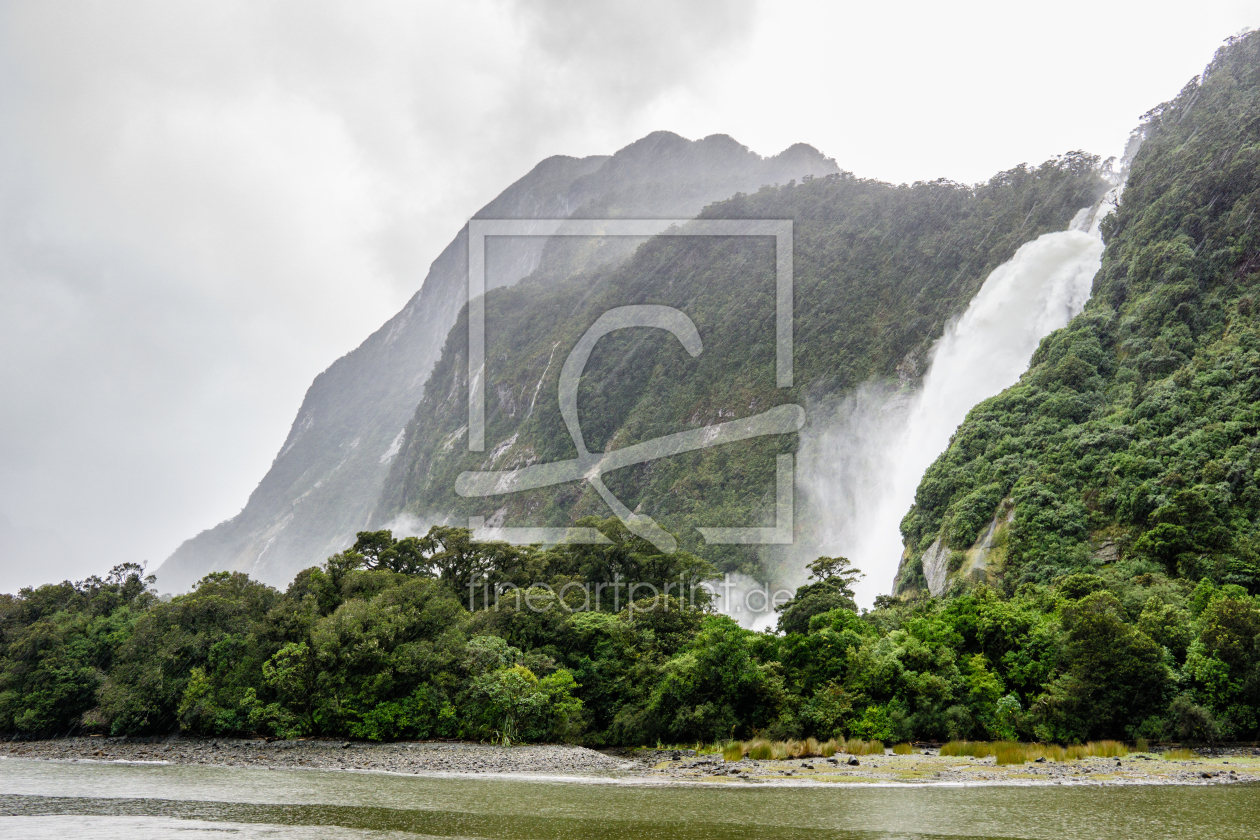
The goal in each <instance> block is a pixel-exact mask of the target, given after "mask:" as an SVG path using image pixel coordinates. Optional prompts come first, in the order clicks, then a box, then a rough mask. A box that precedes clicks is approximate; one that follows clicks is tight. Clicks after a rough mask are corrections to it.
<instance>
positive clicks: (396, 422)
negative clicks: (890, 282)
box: [158, 132, 836, 591]
mask: <svg viewBox="0 0 1260 840" xmlns="http://www.w3.org/2000/svg"><path fill="white" fill-rule="evenodd" d="M835 171H836V166H835V163H834V162H833V161H831V160H829V159H827V158H825V157H824V156H823V155H821V154H820V153H819V152H818V151H817V150H815V149H813V148H811V147H809V146H805V145H803V144H798V145H795V146H792V147H791V148H789V149H786V150H785V151H783V152H782V153H780V154H778V155H776V156H773V157H768V158H762V157H761V156H760V155H757V154H755V153H754V152H751V151H749V150H748V149H747V148H746V147H744V146H742V145H740V144H739V143H737V142H735V141H734V140H732V139H731V138H730V137H727V136H725V135H714V136H712V137H707V138H705V139H703V140H696V141H690V140H686V139H684V138H682V137H679V136H678V135H676V134H671V133H669V132H655V133H653V134H650V135H648V136H647V137H644V138H643V139H641V140H638V141H636V142H635V143H632V144H631V145H629V146H627V147H626V148H624V149H622V150H621V151H619V152H617V153H616V154H615V155H612V156H593V157H587V158H581V159H578V158H571V157H565V156H556V157H552V158H548V159H547V160H544V161H543V162H542V163H540V164H538V166H536V167H535V168H534V169H533V170H532V171H531V172H530V173H529V174H527V175H526V176H525V177H523V178H521V179H520V180H519V181H517V182H516V183H514V184H512V185H511V186H510V187H508V188H507V189H506V190H504V191H503V193H502V194H500V195H499V196H498V197H497V198H496V199H495V200H494V201H492V202H490V203H489V204H487V205H486V206H485V207H483V208H482V209H481V210H479V211H478V212H477V213H476V214H474V217H473V218H477V219H556V218H559V219H564V218H575V219H583V218H606V217H612V218H618V217H628V218H640V219H673V218H689V217H691V216H694V215H695V214H696V213H698V212H699V211H700V210H701V209H702V208H703V207H704V206H705V205H706V204H709V203H710V202H713V201H716V200H719V199H723V198H727V197H729V196H731V195H734V194H735V193H737V192H740V191H751V190H756V189H757V188H759V187H760V186H762V185H763V184H776V183H787V182H788V181H790V180H792V179H795V178H802V177H805V176H810V175H825V174H827V173H830V172H835ZM633 244H634V242H628V241H627V242H616V241H614V242H609V243H605V246H604V247H599V248H591V247H574V243H571V242H568V241H562V242H559V243H557V242H549V241H548V240H547V239H546V238H545V237H535V238H530V239H523V240H519V241H515V242H514V243H513V246H512V247H511V248H510V249H506V250H504V251H503V253H502V255H500V254H499V253H498V252H495V253H494V254H493V255H492V257H493V258H492V259H491V260H490V261H489V262H488V265H487V276H486V282H487V288H493V287H496V286H503V285H510V284H512V283H515V282H516V281H517V280H519V279H520V278H521V277H523V276H524V275H526V274H529V273H530V272H534V275H535V277H536V278H537V279H538V280H539V282H542V281H543V280H544V279H545V278H557V277H566V276H568V275H569V274H570V273H571V272H573V271H575V270H578V269H579V268H581V267H588V268H589V267H594V266H597V265H601V264H606V263H612V262H616V261H618V260H620V259H623V258H624V257H625V256H626V255H627V254H628V253H629V251H630V249H631V248H632V246H633ZM467 255H468V240H467V228H466V227H465V228H464V229H462V230H461V231H460V232H459V234H458V235H457V236H456V237H455V238H454V240H452V242H451V243H450V245H448V246H447V247H446V249H445V250H444V251H443V252H442V254H441V255H440V256H439V257H438V258H437V259H436V260H435V261H434V262H433V265H432V267H431V268H430V270H429V274H428V276H427V277H426V278H425V280H424V283H423V285H422V286H421V287H420V290H419V291H418V292H417V293H416V294H415V295H414V296H413V297H412V298H411V300H410V301H408V303H407V305H406V306H405V307H403V309H402V311H401V312H399V313H398V314H397V315H395V316H394V317H393V318H391V319H390V320H389V321H387V322H386V323H385V324H384V325H383V326H382V327H381V328H380V329H379V330H377V331H376V332H375V333H373V334H372V335H371V336H369V337H368V338H367V340H365V341H364V342H363V344H362V345H360V346H359V347H358V348H356V349H355V350H353V351H352V352H350V353H348V354H346V355H345V356H344V357H342V358H340V359H338V360H337V361H336V362H334V363H333V364H332V365H331V366H330V367H329V368H328V370H326V371H324V372H323V373H321V374H320V375H319V376H318V377H316V378H315V381H314V382H313V383H312V384H311V386H310V388H309V389H308V391H307V393H306V397H305V399H304V400H303V402H302V407H301V409H300V410H299V411H298V414H297V417H296V418H295V419H294V421H293V426H292V428H291V430H290V431H289V435H288V438H287V439H286V440H285V443H284V446H283V447H282V448H281V450H280V452H279V454H278V455H277V456H276V458H275V460H274V461H273V463H272V465H271V468H270V469H269V470H268V472H267V474H266V476H264V478H263V479H262V481H261V482H260V484H259V485H258V487H257V489H255V490H254V492H253V493H252V494H251V495H250V498H249V501H248V503H247V504H246V505H245V508H244V509H243V510H242V511H241V512H240V513H239V514H238V515H237V516H235V517H233V518H232V519H230V520H228V521H226V522H223V523H220V524H219V525H217V526H216V527H214V528H212V529H209V530H207V531H203V532H202V533H201V534H198V535H197V536H196V537H194V538H193V539H190V540H188V541H187V542H185V543H184V544H183V545H182V546H180V547H179V549H178V550H176V551H175V553H174V554H173V555H172V556H171V557H170V558H169V559H168V560H167V561H166V562H165V563H164V564H163V565H162V567H161V568H160V569H159V570H158V579H159V585H160V586H161V587H162V589H163V590H164V591H179V590H181V589H185V588H187V587H188V586H190V585H191V584H192V583H193V581H195V580H197V579H198V578H200V577H201V576H202V575H204V574H205V573H207V572H209V571H212V570H224V569H231V570H239V571H247V572H249V573H250V574H252V575H255V576H256V577H260V578H262V579H263V580H267V581H271V582H274V583H284V582H287V581H288V580H289V579H291V578H292V577H293V575H294V574H295V573H296V572H297V571H298V570H299V569H302V568H304V567H306V566H309V565H311V564H313V563H318V562H321V561H322V560H323V559H324V558H325V557H327V556H328V555H330V554H332V553H334V552H336V551H339V550H341V549H342V548H344V547H345V546H346V545H349V544H350V543H351V542H353V541H354V534H355V532H356V531H357V530H359V529H361V528H363V527H365V526H366V524H367V522H368V520H369V517H370V516H371V515H372V511H373V509H374V507H375V506H376V503H377V500H378V499H379V497H380V494H381V486H382V481H383V480H384V477H385V475H386V473H387V471H388V470H389V466H390V462H391V461H392V459H393V457H394V455H395V454H397V452H398V446H399V444H400V442H401V431H402V428H403V426H404V424H405V423H406V422H407V420H408V418H409V417H411V415H412V413H413V411H414V410H415V407H416V404H417V403H418V402H419V401H420V398H421V396H422V394H423V388H424V383H425V381H426V380H427V379H428V376H429V372H430V370H431V369H432V367H433V364H434V362H435V361H436V360H437V358H438V354H439V353H440V351H441V348H442V344H443V341H444V340H445V339H446V335H447V333H448V331H449V330H450V329H451V327H452V325H453V324H454V323H455V319H456V316H457V315H458V313H459V311H460V307H461V306H463V304H464V303H465V300H466V298H467V292H466V289H467Z"/></svg>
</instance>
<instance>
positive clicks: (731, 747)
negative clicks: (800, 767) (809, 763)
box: [713, 738, 884, 761]
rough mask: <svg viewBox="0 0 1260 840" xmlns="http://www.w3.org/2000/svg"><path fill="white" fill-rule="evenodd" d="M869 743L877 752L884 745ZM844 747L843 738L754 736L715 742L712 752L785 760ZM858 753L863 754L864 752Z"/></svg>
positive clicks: (731, 757)
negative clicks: (773, 739)
mask: <svg viewBox="0 0 1260 840" xmlns="http://www.w3.org/2000/svg"><path fill="white" fill-rule="evenodd" d="M848 743H851V744H858V745H863V748H865V742H863V741H850V742H848ZM870 743H871V744H874V745H876V746H878V748H879V752H883V749H884V745H883V744H881V743H879V741H871V742H870ZM844 749H845V741H844V739H840V740H836V739H835V738H832V739H831V740H830V741H826V742H824V743H819V742H818V739H817V738H806V739H805V740H804V741H796V740H792V741H768V740H766V739H765V738H755V739H753V740H752V741H731V742H729V743H727V744H724V745H721V746H718V745H716V744H715V745H714V747H713V752H721V753H722V757H723V758H725V759H726V760H727V761H739V760H740V759H741V758H744V757H745V756H747V757H748V758H751V759H753V760H754V761H785V760H787V759H791V758H815V757H822V758H831V757H832V756H833V755H835V754H836V753H838V752H841V751H842V750H844ZM858 754H859V755H865V754H866V753H858Z"/></svg>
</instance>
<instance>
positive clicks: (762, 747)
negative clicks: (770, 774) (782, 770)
mask: <svg viewBox="0 0 1260 840" xmlns="http://www.w3.org/2000/svg"><path fill="white" fill-rule="evenodd" d="M745 749H746V751H747V753H748V757H749V758H751V759H752V760H753V761H768V760H769V759H770V757H771V755H772V754H773V750H772V749H771V747H770V742H769V741H766V740H761V739H758V740H756V741H749V742H748V744H747V745H746V747H745Z"/></svg>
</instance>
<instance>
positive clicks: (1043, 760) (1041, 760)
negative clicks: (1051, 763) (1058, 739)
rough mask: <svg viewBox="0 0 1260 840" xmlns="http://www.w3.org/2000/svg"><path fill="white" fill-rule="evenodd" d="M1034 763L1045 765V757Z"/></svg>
mask: <svg viewBox="0 0 1260 840" xmlns="http://www.w3.org/2000/svg"><path fill="white" fill-rule="evenodd" d="M1036 763H1037V764H1045V763H1046V757H1045V756H1044V755H1043V756H1042V757H1041V758H1039V759H1037V761H1036Z"/></svg>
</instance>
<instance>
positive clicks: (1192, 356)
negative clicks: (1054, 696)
mask: <svg viewBox="0 0 1260 840" xmlns="http://www.w3.org/2000/svg"><path fill="white" fill-rule="evenodd" d="M1143 131H1144V133H1145V136H1146V139H1145V142H1144V143H1143V145H1142V147H1141V149H1140V150H1139V151H1138V153H1137V155H1136V157H1135V158H1134V160H1133V163H1132V167H1131V172H1130V176H1129V180H1128V185H1127V187H1126V189H1125V192H1124V195H1123V199H1122V201H1121V203H1120V206H1119V208H1118V209H1117V211H1116V212H1115V214H1114V215H1113V216H1112V217H1110V218H1109V219H1108V220H1106V221H1105V222H1104V224H1103V228H1102V230H1103V234H1104V236H1105V238H1106V242H1107V246H1106V251H1105V252H1104V254H1103V258H1102V267H1101V269H1100V271H1099V272H1098V274H1097V276H1096V278H1095V280H1094V287H1093V296H1092V298H1091V300H1090V302H1089V303H1088V305H1087V306H1086V308H1085V310H1084V312H1083V313H1082V314H1081V315H1080V316H1079V317H1078V318H1076V319H1075V320H1074V321H1073V322H1072V323H1071V324H1070V325H1069V326H1068V327H1067V328H1065V329H1062V330H1059V331H1058V332H1056V333H1054V334H1052V335H1051V336H1049V337H1048V338H1047V339H1046V340H1045V341H1044V342H1042V344H1041V346H1040V348H1039V349H1038V351H1037V353H1036V354H1035V355H1034V357H1033V360H1032V365H1031V367H1030V369H1029V370H1028V372H1027V373H1026V374H1025V375H1024V376H1023V378H1022V379H1021V380H1020V382H1019V384H1018V385H1016V386H1014V387H1012V388H1010V389H1009V390H1007V391H1006V392H1004V393H1002V394H1001V395H999V396H997V397H994V398H993V399H990V400H988V401H986V402H984V403H981V404H980V405H978V406H976V407H975V409H974V410H972V411H971V413H970V415H969V416H968V418H967V421H966V422H965V423H964V424H963V425H962V426H961V427H960V428H959V429H958V431H957V433H956V434H955V435H954V438H953V440H952V441H951V443H950V446H949V448H948V449H947V450H946V451H945V452H944V453H943V454H942V455H941V457H940V458H939V459H938V460H937V461H936V463H935V464H933V465H932V467H931V468H930V469H929V470H928V471H927V473H926V474H925V475H924V476H923V480H922V483H921V484H920V485H919V488H918V491H917V494H916V497H915V504H914V507H913V508H912V509H911V510H910V512H909V513H908V514H907V515H906V517H905V519H904V521H903V522H902V534H903V536H904V538H905V542H906V560H905V561H904V562H903V565H902V569H901V571H900V574H899V586H900V589H901V590H902V591H909V590H915V589H930V590H932V592H933V594H936V592H937V591H938V589H943V590H948V588H950V587H953V586H959V587H965V586H966V585H967V581H968V580H969V579H970V578H971V576H970V575H969V574H968V573H967V572H966V570H965V569H964V568H963V566H962V564H961V563H957V564H955V565H957V567H958V568H957V569H956V570H955V571H954V574H953V576H952V577H951V580H950V581H949V583H948V584H947V585H938V584H937V583H936V582H935V581H934V575H935V574H937V573H938V566H939V559H940V553H941V551H942V550H943V549H948V551H949V552H955V553H962V554H963V556H966V555H967V554H972V553H975V552H978V550H979V549H980V548H981V547H982V546H981V543H982V542H983V541H984V539H985V535H986V533H988V531H989V530H990V529H992V531H993V534H994V537H993V540H994V541H995V542H996V543H998V545H997V548H998V549H999V551H998V552H997V553H996V555H995V556H992V557H991V558H990V561H987V562H986V567H985V568H984V570H983V574H982V575H981V576H980V577H982V578H983V579H985V580H988V581H989V582H991V583H995V584H998V585H1000V586H1004V587H1005V588H1006V589H1007V590H1010V591H1014V590H1015V589H1016V588H1017V587H1018V586H1019V585H1020V584H1022V583H1025V582H1035V583H1047V582H1051V581H1053V580H1055V579H1056V578H1058V577H1060V576H1062V575H1064V574H1069V573H1072V572H1076V571H1082V570H1088V569H1091V568H1094V567H1097V566H1102V565H1108V564H1115V563H1122V564H1123V563H1127V564H1129V565H1130V566H1131V567H1132V569H1131V571H1132V573H1133V574H1134V575H1138V576H1140V575H1141V574H1142V573H1143V572H1156V571H1157V572H1161V573H1166V574H1169V575H1174V576H1180V577H1184V578H1189V579H1190V580H1199V579H1202V578H1210V579H1212V580H1214V581H1216V582H1217V583H1234V584H1238V585H1242V586H1244V587H1246V588H1248V589H1249V590H1251V591H1252V592H1255V591H1257V590H1258V589H1260V531H1258V530H1257V520H1258V518H1260V487H1258V486H1257V479H1258V478H1260V472H1258V471H1260V454H1258V453H1260V414H1257V399H1260V325H1258V324H1257V321H1256V312H1257V303H1256V292H1257V286H1258V285H1260V34H1256V33H1253V34H1250V35H1247V36H1245V37H1242V38H1239V39H1233V40H1232V41H1231V42H1230V43H1229V44H1228V45H1227V46H1226V47H1224V48H1222V49H1221V51H1219V52H1218V53H1217V55H1216V57H1215V59H1214V60H1213V61H1212V63H1211V64H1210V65H1209V66H1208V68H1207V69H1206V70H1205V72H1204V74H1203V76H1202V77H1200V78H1198V79H1195V80H1193V81H1192V82H1191V83H1190V84H1189V85H1187V86H1186V88H1185V89H1184V90H1183V91H1182V92H1181V94H1180V95H1178V96H1177V98H1176V99H1174V100H1173V101H1171V102H1169V103H1166V104H1164V105H1162V106H1160V107H1159V108H1156V109H1155V110H1154V111H1152V112H1151V113H1150V114H1148V115H1147V118H1146V121H1145V124H1144V127H1143ZM1008 511H1009V513H1008ZM1008 518H1009V525H1007V524H1006V520H1007V519H1008ZM986 526H989V527H988V528H987V527H986ZM951 556H952V555H951Z"/></svg>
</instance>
